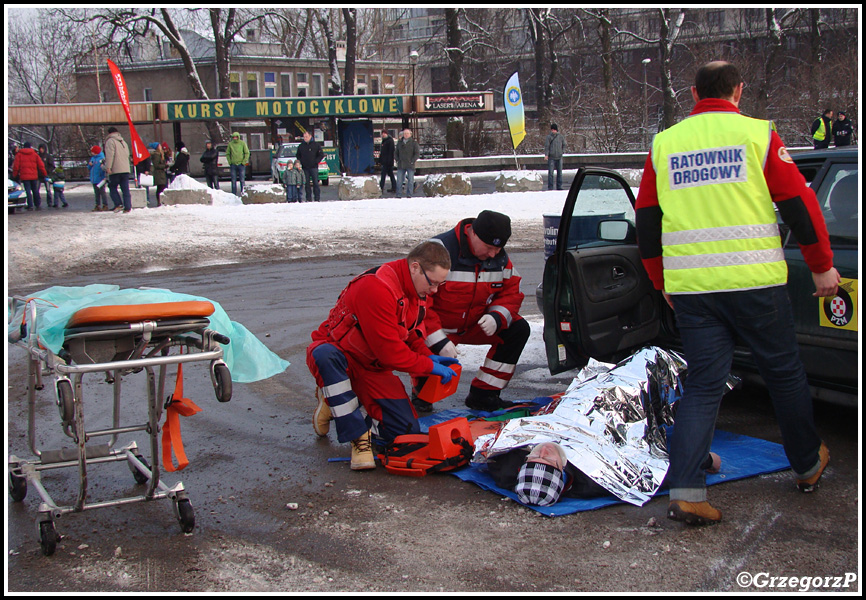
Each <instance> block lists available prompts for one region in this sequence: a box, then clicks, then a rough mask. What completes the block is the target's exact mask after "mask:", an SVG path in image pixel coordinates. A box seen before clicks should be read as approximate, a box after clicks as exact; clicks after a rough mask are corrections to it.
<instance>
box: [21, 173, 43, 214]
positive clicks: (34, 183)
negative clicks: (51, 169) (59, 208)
mask: <svg viewBox="0 0 866 600" xmlns="http://www.w3.org/2000/svg"><path fill="white" fill-rule="evenodd" d="M21 185H23V186H24V191H25V192H26V193H27V208H33V207H36V208H39V207H41V206H42V198H40V197H39V187H40V185H39V180H38V179H22V180H21Z"/></svg>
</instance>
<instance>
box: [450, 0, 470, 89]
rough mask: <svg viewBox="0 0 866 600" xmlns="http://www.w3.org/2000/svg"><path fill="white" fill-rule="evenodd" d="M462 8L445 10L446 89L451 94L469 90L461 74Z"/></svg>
mask: <svg viewBox="0 0 866 600" xmlns="http://www.w3.org/2000/svg"><path fill="white" fill-rule="evenodd" d="M465 13H466V9H464V8H446V9H445V38H446V42H445V43H446V47H445V56H446V57H447V58H448V88H449V90H450V91H452V92H465V91H467V90H468V89H469V86H468V85H467V83H466V74H465V73H464V72H463V56H464V52H465V50H464V48H463V28H462V27H461V25H460V18H461V17H462V16H463V15H465Z"/></svg>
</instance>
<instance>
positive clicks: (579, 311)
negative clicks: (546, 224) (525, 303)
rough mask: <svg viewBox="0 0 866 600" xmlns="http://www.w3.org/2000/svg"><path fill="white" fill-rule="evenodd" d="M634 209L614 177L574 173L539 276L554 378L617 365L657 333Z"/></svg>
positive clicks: (656, 310)
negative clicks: (591, 366) (600, 364)
mask: <svg viewBox="0 0 866 600" xmlns="http://www.w3.org/2000/svg"><path fill="white" fill-rule="evenodd" d="M634 202H635V199H634V194H633V193H632V191H631V188H630V187H629V186H628V184H627V183H626V181H625V180H624V179H623V178H622V177H621V176H620V175H619V174H618V173H616V172H614V171H610V170H608V169H601V168H582V169H580V170H579V171H578V172H577V176H576V177H575V179H574V182H573V183H572V185H571V189H570V190H569V193H568V197H567V199H566V202H565V206H564V208H563V211H562V216H561V217H560V223H559V230H558V232H557V238H556V249H555V250H554V252H553V254H552V255H551V256H550V257H549V258H548V259H547V262H546V264H545V268H544V279H543V314H544V341H545V347H546V351H547V364H548V367H549V369H550V372H551V373H554V374H555V373H561V372H563V371H567V370H569V369H573V368H579V367H583V366H584V365H585V364H586V363H587V361H588V360H589V357H592V358H595V359H597V360H601V361H605V362H616V361H618V360H620V359H621V358H623V357H625V356H627V355H628V354H630V353H631V352H633V351H634V350H635V349H637V348H639V347H641V346H642V345H645V344H647V343H649V342H650V341H652V340H653V339H654V338H656V336H657V335H658V333H659V330H660V313H661V306H660V302H662V301H663V300H662V298H661V294H660V293H659V292H657V291H656V290H655V289H654V288H653V286H652V283H651V282H650V279H649V276H648V275H647V274H646V271H645V270H644V268H643V265H642V264H641V260H640V255H639V253H638V247H637V236H636V229H635V212H634Z"/></svg>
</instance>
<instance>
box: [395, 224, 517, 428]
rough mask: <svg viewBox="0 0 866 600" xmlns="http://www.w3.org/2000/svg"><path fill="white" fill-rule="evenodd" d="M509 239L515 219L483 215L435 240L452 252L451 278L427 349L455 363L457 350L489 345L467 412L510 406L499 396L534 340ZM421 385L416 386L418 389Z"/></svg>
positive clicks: (432, 312) (434, 309) (435, 307)
mask: <svg viewBox="0 0 866 600" xmlns="http://www.w3.org/2000/svg"><path fill="white" fill-rule="evenodd" d="M509 237H511V219H510V218H509V217H508V216H507V215H503V214H502V213H498V212H494V211H492V210H483V211H481V213H479V215H478V217H477V218H474V219H471V218H470V219H464V220H462V221H460V222H459V223H458V224H457V226H456V227H455V228H454V229H452V230H451V231H447V232H445V233H442V234H440V235H437V236H436V237H434V238H433V240H434V241H436V240H438V241H439V242H440V243H442V244H443V245H444V246H445V248H446V249H447V250H448V253H449V254H450V256H451V272H450V273H449V274H448V280H447V283H446V284H445V285H444V286H443V287H441V288H440V289H439V293H438V294H436V296H435V297H434V298H432V299H431V301H430V306H429V310H428V311H427V317H426V318H425V320H424V325H425V327H426V328H427V340H426V341H427V346H428V347H429V348H430V350H431V352H434V353H435V354H438V355H441V356H449V357H456V356H457V348H456V345H457V344H471V345H487V344H490V351H489V352H488V353H487V357H486V358H485V360H484V363H483V364H482V365H481V367H480V369H479V370H478V373H477V374H476V375H475V378H474V379H473V380H472V384H471V387H470V389H469V394H468V395H467V396H466V400H465V402H466V406H468V407H469V408H471V409H473V410H483V411H495V410H498V409H500V408H507V407H508V406H511V403H510V402H507V401H504V400H502V399H501V398H500V397H499V394H500V392H502V390H503V389H505V387H506V386H507V385H508V382H509V381H511V378H512V377H513V376H514V370H515V368H516V366H517V361H518V360H519V359H520V355H521V353H522V352H523V348H524V346H526V342H527V340H528V339H529V333H530V329H529V324H528V323H527V322H526V321H524V320H523V317H521V316H520V315H519V314H518V311H519V310H520V305H521V303H522V302H523V294H522V293H521V291H520V275H519V274H518V273H517V270H516V269H515V268H514V265H512V264H511V259H510V258H509V257H508V253H506V252H505V248H504V247H505V244H506V242H508V238H509ZM421 385H423V382H417V383H416V385H415V387H416V389H420V386H421ZM412 403H413V404H414V405H415V408H416V409H418V410H420V411H423V412H429V411H430V410H432V407H431V405H430V404H429V403H427V402H424V401H423V400H420V399H418V398H416V397H414V396H413V399H412Z"/></svg>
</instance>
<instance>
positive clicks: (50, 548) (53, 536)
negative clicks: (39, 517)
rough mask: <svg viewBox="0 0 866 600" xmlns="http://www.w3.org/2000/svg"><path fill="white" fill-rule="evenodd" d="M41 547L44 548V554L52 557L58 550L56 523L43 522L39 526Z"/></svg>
mask: <svg viewBox="0 0 866 600" xmlns="http://www.w3.org/2000/svg"><path fill="white" fill-rule="evenodd" d="M39 545H40V546H42V554H44V555H45V556H51V555H52V554H54V551H55V550H56V549H57V529H55V528H54V521H43V522H41V523H40V524H39Z"/></svg>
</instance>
